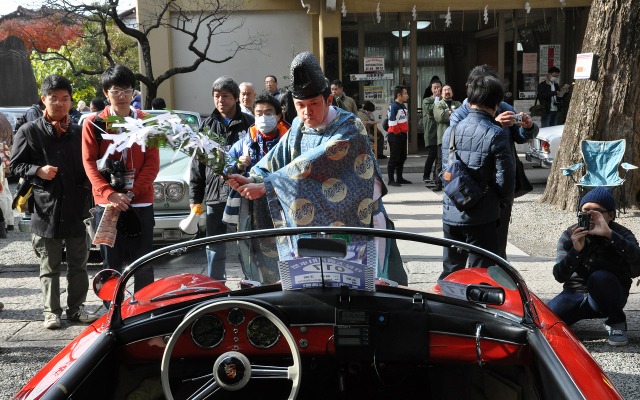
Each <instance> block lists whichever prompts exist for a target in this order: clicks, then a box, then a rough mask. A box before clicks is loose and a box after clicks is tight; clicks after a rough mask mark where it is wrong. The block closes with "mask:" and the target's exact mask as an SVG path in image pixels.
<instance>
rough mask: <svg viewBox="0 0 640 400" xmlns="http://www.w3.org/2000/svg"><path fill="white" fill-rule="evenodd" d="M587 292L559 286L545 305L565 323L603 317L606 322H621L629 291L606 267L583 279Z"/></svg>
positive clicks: (610, 323)
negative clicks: (554, 294)
mask: <svg viewBox="0 0 640 400" xmlns="http://www.w3.org/2000/svg"><path fill="white" fill-rule="evenodd" d="M587 291H588V292H587V293H581V292H576V291H573V290H567V289H565V290H563V291H562V292H561V293H560V294H559V295H557V296H556V297H554V298H553V299H551V301H549V302H548V303H547V306H549V308H550V309H551V310H552V311H553V312H554V313H555V314H556V315H557V316H558V317H560V319H561V320H562V321H564V323H565V324H567V325H572V324H574V323H576V322H578V321H580V320H581V319H591V318H606V320H605V321H604V323H605V324H607V325H612V324H616V323H619V322H625V321H626V316H625V315H624V311H623V308H624V306H625V304H627V297H629V293H628V292H627V291H626V290H625V289H624V288H623V287H622V284H621V283H620V281H619V280H618V278H616V276H615V275H613V274H612V273H611V272H609V271H605V270H599V271H595V272H593V273H592V274H591V275H590V276H589V279H587Z"/></svg>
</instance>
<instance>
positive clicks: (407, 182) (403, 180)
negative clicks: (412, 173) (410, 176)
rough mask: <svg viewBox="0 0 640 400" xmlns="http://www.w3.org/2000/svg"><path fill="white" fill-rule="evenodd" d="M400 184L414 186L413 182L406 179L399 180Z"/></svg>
mask: <svg viewBox="0 0 640 400" xmlns="http://www.w3.org/2000/svg"><path fill="white" fill-rule="evenodd" d="M398 183H403V184H405V185H410V184H412V183H413V182H411V181H408V180H406V179H404V178H400V179H398Z"/></svg>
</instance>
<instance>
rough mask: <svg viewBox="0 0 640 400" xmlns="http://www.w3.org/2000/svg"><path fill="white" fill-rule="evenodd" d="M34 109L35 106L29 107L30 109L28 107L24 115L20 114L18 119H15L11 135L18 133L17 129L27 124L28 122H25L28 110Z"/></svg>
mask: <svg viewBox="0 0 640 400" xmlns="http://www.w3.org/2000/svg"><path fill="white" fill-rule="evenodd" d="M34 108H36V106H31V107H29V108H28V109H27V111H25V113H24V114H22V115H21V116H19V117H18V118H16V126H15V128H13V133H16V132H18V129H20V127H21V126H22V125H24V124H26V123H27V122H29V121H27V113H28V112H29V111H30V110H32V109H34ZM36 111H39V110H36Z"/></svg>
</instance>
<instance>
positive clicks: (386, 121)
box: [382, 117, 389, 132]
mask: <svg viewBox="0 0 640 400" xmlns="http://www.w3.org/2000/svg"><path fill="white" fill-rule="evenodd" d="M382 129H384V130H385V131H387V132H389V117H387V118H385V119H384V121H382Z"/></svg>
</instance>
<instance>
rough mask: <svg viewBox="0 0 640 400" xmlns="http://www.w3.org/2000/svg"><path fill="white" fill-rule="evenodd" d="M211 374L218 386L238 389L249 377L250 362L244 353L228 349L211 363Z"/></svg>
mask: <svg viewBox="0 0 640 400" xmlns="http://www.w3.org/2000/svg"><path fill="white" fill-rule="evenodd" d="M213 374H214V376H215V378H216V382H218V385H220V387H222V388H224V389H226V390H239V389H242V388H243V387H244V386H245V385H246V384H247V382H249V379H251V363H250V362H249V359H248V358H247V357H246V356H245V355H244V354H242V353H239V352H237V351H229V352H226V353H224V354H222V355H220V357H218V359H217V360H216V362H215V364H213Z"/></svg>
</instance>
